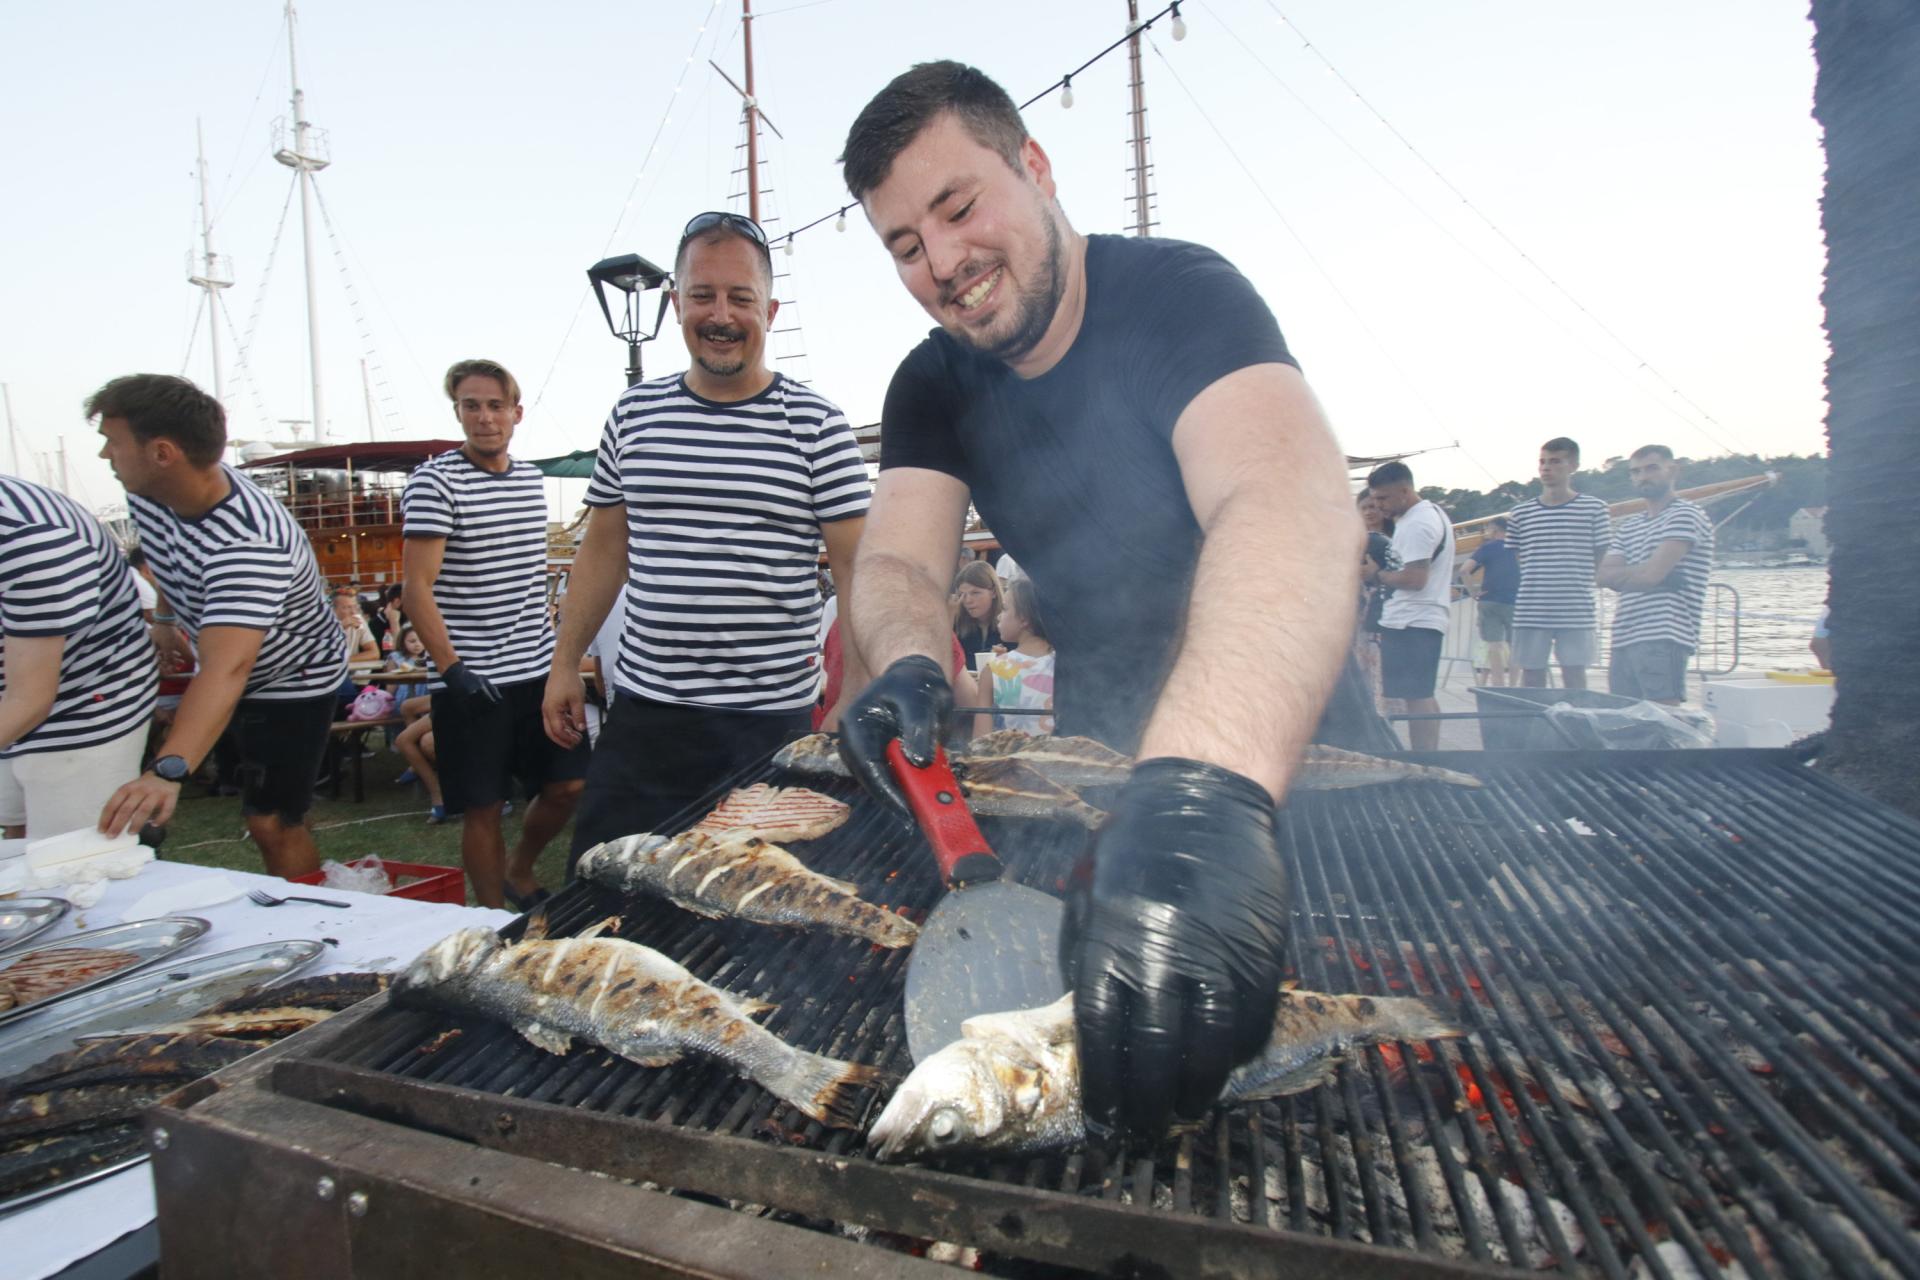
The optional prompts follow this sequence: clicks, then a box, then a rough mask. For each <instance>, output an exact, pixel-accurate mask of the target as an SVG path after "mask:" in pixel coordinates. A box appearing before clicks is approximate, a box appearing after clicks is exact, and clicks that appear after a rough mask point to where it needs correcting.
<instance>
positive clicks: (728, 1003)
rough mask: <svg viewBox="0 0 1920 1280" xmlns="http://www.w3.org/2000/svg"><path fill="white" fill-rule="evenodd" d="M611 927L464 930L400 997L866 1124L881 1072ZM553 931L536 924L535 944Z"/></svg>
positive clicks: (443, 944) (437, 947)
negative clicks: (812, 1040) (864, 1108)
mask: <svg viewBox="0 0 1920 1280" xmlns="http://www.w3.org/2000/svg"><path fill="white" fill-rule="evenodd" d="M612 923H613V922H612V921H603V922H602V923H601V924H600V925H596V926H594V928H593V929H590V930H588V931H587V932H586V933H583V934H582V935H581V936H579V937H576V938H564V939H553V940H548V939H545V938H539V939H536V940H534V941H522V942H519V943H513V944H509V943H505V942H502V941H501V940H500V938H499V937H498V936H496V935H495V934H494V933H493V932H492V931H491V930H488V929H477V928H476V929H462V930H460V931H459V932H458V933H454V934H450V935H448V936H447V937H445V938H442V939H441V940H440V941H439V942H436V943H434V944H433V945H432V946H431V947H429V948H427V950H426V951H425V952H423V953H422V954H421V956H420V957H419V958H418V959H417V960H415V961H414V962H413V963H412V964H411V965H409V966H408V967H407V969H406V971H405V972H404V973H402V974H401V975H400V977H399V979H398V980H397V981H396V982H395V983H394V993H395V995H396V996H398V997H399V998H401V999H402V1000H404V1001H409V1002H411V1001H415V1000H418V1001H421V1002H425V1003H429V1004H435V1005H440V1006H443V1007H448V1008H452V1009H456V1010H461V1011H465V1012H470V1013H476V1014H479V1015H480V1016H482V1017H486V1018H492V1019H495V1020H497V1021H501V1022H505V1023H507V1024H509V1025H510V1026H512V1027H513V1029H514V1030H515V1031H518V1032H519V1033H520V1034H521V1035H522V1036H524V1037H526V1038H527V1039H528V1040H530V1041H532V1042H533V1043H534V1044H536V1045H538V1046H539V1047H540V1048H542V1049H545V1050H546V1051H547V1052H548V1053H555V1054H564V1053H566V1052H567V1050H568V1049H570V1048H571V1047H572V1045H573V1041H574V1039H575V1038H576V1037H578V1038H579V1039H582V1040H586V1041H588V1042H590V1043H592V1044H597V1045H599V1046H601V1047H602V1048H605V1049H608V1050H611V1051H612V1052H614V1053H617V1054H619V1055H620V1056H621V1057H623V1058H626V1059H628V1060H630V1061H632V1062H637V1063H639V1064H640V1065H641V1066H643V1067H664V1066H666V1065H668V1064H669V1063H673V1062H678V1061H679V1060H680V1058H681V1056H682V1055H683V1054H686V1053H688V1052H693V1053H698V1054H703V1055H705V1056H707V1057H710V1058H714V1059H716V1060H718V1061H720V1062H724V1063H725V1064H727V1065H728V1066H729V1067H731V1068H733V1069H734V1070H735V1071H736V1072H738V1073H740V1074H741V1075H744V1076H746V1077H748V1078H749V1079H751V1080H753V1081H755V1082H756V1083H758V1084H759V1085H760V1086H761V1087H762V1088H764V1089H766V1090H767V1091H768V1092H770V1093H773V1094H775V1095H776V1096H778V1097H780V1098H782V1099H784V1100H786V1101H787V1102H789V1103H791V1104H792V1105H794V1106H795V1107H798V1108H799V1109H800V1110H801V1111H804V1112H805V1113H806V1114H808V1115H809V1116H812V1117H813V1118H814V1119H815V1120H818V1121H819V1122H820V1123H822V1124H827V1125H837V1126H839V1127H842V1128H852V1127H854V1125H855V1124H857V1122H858V1120H857V1115H856V1111H855V1108H856V1107H857V1105H858V1103H859V1095H858V1090H860V1089H861V1088H863V1087H867V1086H870V1085H874V1084H876V1083H877V1082H878V1081H879V1080H880V1079H881V1078H882V1077H881V1073H880V1072H878V1071H875V1070H874V1069H873V1068H871V1067H865V1066H860V1065H858V1064H856V1063H851V1062H841V1061H838V1060H837V1059H834V1058H827V1057H822V1056H821V1055H819V1054H816V1053H808V1052H806V1051H804V1050H801V1049H796V1048H794V1047H793V1046H792V1045H790V1044H788V1043H786V1042H785V1041H784V1040H781V1039H780V1038H779V1037H778V1036H776V1035H774V1034H773V1033H772V1032H771V1031H768V1030H766V1029H765V1028H764V1027H762V1026H760V1025H759V1024H758V1023H756V1022H754V1021H753V1016H754V1015H755V1014H760V1013H765V1012H767V1011H768V1010H769V1009H771V1008H772V1007H773V1006H771V1005H769V1004H765V1003H763V1002H762V1001H759V1000H753V999H749V998H747V997H745V996H737V995H734V994H732V993H731V992H727V991H722V990H720V989H719V988H717V987H710V986H708V985H707V984H706V983H704V982H702V981H700V979H698V978H696V977H694V976H693V975H692V974H691V973H688V972H687V971H686V970H685V969H683V968H681V967H680V966H679V965H678V964H676V963H674V962H673V961H672V960H670V959H668V958H667V957H666V956H663V955H661V954H660V953H659V952H658V951H655V950H653V949H652V948H650V947H643V946H641V945H640V944H639V943H637V942H628V941H626V940H624V939H621V938H603V937H598V936H594V935H596V934H597V933H598V932H599V931H601V930H603V929H605V928H606V927H607V926H608V925H609V924H612ZM543 927H544V920H541V919H536V921H535V922H534V925H533V926H530V928H529V933H530V934H531V933H535V932H540V931H541V930H542V928H543Z"/></svg>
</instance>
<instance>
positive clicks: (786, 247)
mask: <svg viewBox="0 0 1920 1280" xmlns="http://www.w3.org/2000/svg"><path fill="white" fill-rule="evenodd" d="M719 2H720V0H714V3H715V4H716V5H717V4H718V3H719ZM1166 17H1171V18H1172V19H1173V22H1172V32H1173V38H1174V39H1175V40H1185V39H1186V38H1187V21H1186V19H1185V18H1183V17H1181V16H1180V3H1179V0H1174V3H1172V4H1169V5H1168V6H1167V7H1166V8H1164V9H1162V10H1161V11H1160V12H1159V13H1156V14H1154V15H1153V16H1152V17H1151V18H1148V19H1147V20H1146V21H1144V22H1130V23H1128V24H1127V34H1126V35H1123V36H1121V37H1120V38H1119V39H1118V40H1116V41H1114V42H1113V43H1112V44H1110V45H1108V46H1107V47H1106V48H1104V49H1102V50H1100V52H1098V53H1096V54H1094V55H1093V56H1092V57H1091V58H1088V59H1087V60H1086V61H1085V62H1083V63H1081V64H1080V65H1079V66H1077V67H1075V68H1074V69H1073V70H1072V71H1070V72H1068V73H1067V74H1066V75H1063V76H1061V77H1060V78H1059V79H1058V80H1056V81H1054V82H1053V83H1052V84H1050V85H1048V86H1047V87H1046V88H1044V89H1042V90H1041V91H1040V92H1039V93H1036V94H1034V95H1033V96H1032V97H1031V98H1028V99H1027V100H1026V101H1025V102H1023V103H1021V104H1020V108H1019V109H1020V110H1022V111H1025V110H1026V109H1027V108H1028V107H1030V106H1032V105H1033V104H1034V103H1036V102H1038V101H1040V99H1042V98H1044V97H1046V96H1047V95H1048V94H1050V93H1052V92H1053V91H1054V90H1055V89H1058V90H1059V91H1060V106H1061V109H1062V110H1072V108H1073V78H1074V77H1075V76H1077V75H1079V74H1080V73H1081V72H1082V71H1085V70H1086V69H1087V68H1088V67H1090V66H1092V65H1093V64H1094V63H1096V62H1098V61H1100V59H1102V58H1104V57H1106V56H1107V55H1108V54H1110V53H1112V52H1113V51H1114V50H1115V49H1118V48H1119V47H1120V46H1121V45H1123V44H1125V43H1127V41H1128V40H1130V39H1132V38H1133V37H1134V36H1136V35H1139V34H1141V33H1144V32H1146V31H1147V30H1149V29H1150V28H1152V26H1153V24H1154V23H1156V22H1158V21H1160V19H1162V18H1166ZM852 207H853V206H852V205H850V204H846V205H841V206H840V208H839V209H838V210H837V211H835V212H834V213H829V214H826V215H823V216H822V217H818V218H815V219H814V220H813V221H812V222H809V223H807V224H806V225H805V226H802V227H795V228H794V229H793V230H792V231H789V232H787V233H786V235H784V236H782V237H781V238H780V244H781V249H782V251H783V252H786V253H789V254H791V253H792V252H793V241H794V238H795V237H796V236H798V235H799V234H800V233H801V232H803V231H811V230H813V228H815V227H817V226H819V225H820V224H821V223H823V222H825V221H826V220H827V219H828V218H832V219H833V229H834V230H835V231H845V230H846V229H847V210H848V209H851V208H852Z"/></svg>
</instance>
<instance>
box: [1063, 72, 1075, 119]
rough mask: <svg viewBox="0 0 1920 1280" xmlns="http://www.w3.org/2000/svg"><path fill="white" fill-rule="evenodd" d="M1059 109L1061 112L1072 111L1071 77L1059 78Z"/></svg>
mask: <svg viewBox="0 0 1920 1280" xmlns="http://www.w3.org/2000/svg"><path fill="white" fill-rule="evenodd" d="M1060 109H1061V110H1063V111H1071V110H1073V77H1072V76H1062V77H1061V78H1060Z"/></svg>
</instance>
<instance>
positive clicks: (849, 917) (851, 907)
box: [579, 828, 920, 947]
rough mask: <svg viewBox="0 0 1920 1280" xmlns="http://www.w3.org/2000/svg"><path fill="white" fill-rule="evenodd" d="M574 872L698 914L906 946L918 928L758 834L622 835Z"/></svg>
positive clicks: (853, 886) (586, 857) (583, 857)
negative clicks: (832, 933)
mask: <svg viewBox="0 0 1920 1280" xmlns="http://www.w3.org/2000/svg"><path fill="white" fill-rule="evenodd" d="M579 873H580V874H581V875H582V876H584V877H585V878H587V879H589V880H593V881H595V882H597V883H599V884H604V885H607V886H608V887H610V888H613V889H618V890H619V891H620V892H622V893H628V894H641V893H644V894H651V895H654V896H656V897H662V898H666V899H668V900H670V901H672V902H676V903H678V904H679V905H681V906H683V907H685V908H686V909H687V910H689V911H693V912H697V913H698V914H700V915H703V916H709V917H712V918H714V919H719V918H721V917H725V916H732V917H734V918H736V919H740V920H751V921H754V922H755V923H756V924H771V925H792V926H796V927H799V928H802V929H806V928H817V929H827V930H831V931H832V932H834V933H844V934H847V935H849V936H850V937H855V938H865V939H866V940H867V941H868V942H873V943H877V944H879V945H880V946H883V947H910V946H912V945H913V942H914V939H915V938H918V937H919V936H920V928H919V926H918V925H916V924H914V923H913V921H911V920H908V919H907V918H906V917H904V916H897V915H895V914H894V913H893V912H891V911H887V910H885V909H884V908H881V907H876V906H874V905H873V904H872V903H871V902H867V901H864V900H863V899H862V898H861V897H860V886H859V885H856V884H849V883H847V882H846V881H844V880H832V879H829V878H828V877H826V876H823V875H821V874H820V873H819V872H817V871H810V870H808V869H807V867H806V866H805V865H804V864H803V863H802V862H801V861H800V859H798V858H796V857H794V856H793V855H792V854H791V853H788V852H787V851H786V850H785V849H782V848H781V847H780V846H779V845H777V844H771V843H769V842H767V841H765V840H762V839H759V838H758V837H753V836H748V837H745V838H739V837H721V836H715V835H712V834H710V833H708V832H705V831H701V830H699V829H697V828H696V829H695V830H692V831H685V832H682V833H681V834H679V835H677V836H674V837H672V838H671V839H669V838H668V837H666V836H658V835H636V836H622V837H620V839H618V840H609V841H607V842H606V843H604V844H597V845H595V846H594V847H593V848H591V849H589V850H587V851H586V852H585V853H583V854H581V855H580V863H579Z"/></svg>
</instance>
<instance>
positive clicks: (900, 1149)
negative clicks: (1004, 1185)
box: [867, 1040, 1048, 1160]
mask: <svg viewBox="0 0 1920 1280" xmlns="http://www.w3.org/2000/svg"><path fill="white" fill-rule="evenodd" d="M1047 1082H1048V1072H1047V1069H1046V1066H1045V1064H1044V1063H1043V1062H1042V1061H1040V1060H1038V1059H1036V1058H1035V1057H1034V1056H1032V1055H1031V1054H1028V1053H1026V1052H1024V1051H1023V1050H1022V1049H1021V1047H1020V1046H1019V1045H1017V1044H1012V1043H1009V1042H1004V1041H1000V1040H956V1041H954V1042H953V1043H952V1044H950V1045H948V1046H947V1047H946V1048H944V1049H942V1050H940V1051H939V1052H938V1053H935V1054H933V1055H932V1056H931V1057H929V1058H927V1059H926V1060H925V1061H924V1062H922V1063H921V1064H920V1065H919V1066H917V1067H915V1068H914V1069H913V1071H912V1073H911V1074H909V1075H908V1076H907V1078H906V1079H905V1080H904V1081H902V1082H901V1085H900V1087H899V1088H898V1089H897V1090H895V1091H894V1095H893V1097H892V1098H890V1099H888V1101H887V1105H886V1108H885V1109H884V1110H882V1111H881V1113H880V1118H879V1119H877V1120H875V1121H874V1122H873V1128H872V1129H871V1130H869V1131H868V1133H867V1145H868V1147H869V1148H871V1149H872V1150H873V1152H874V1154H875V1156H876V1157H878V1158H879V1159H881V1160H918V1159H925V1158H927V1157H930V1156H939V1155H943V1154H947V1153H952V1152H962V1151H969V1152H971V1151H995V1150H1009V1149H1019V1148H1022V1147H1025V1146H1028V1145H1030V1144H1031V1142H1032V1141H1033V1139H1034V1138H1035V1136H1036V1134H1037V1133H1038V1132H1039V1130H1040V1128H1041V1127H1042V1125H1041V1123H1040V1122H1041V1116H1040V1114H1039V1113H1040V1111H1041V1110H1042V1108H1043V1107H1044V1105H1045V1104H1046V1100H1047V1092H1048V1088H1047Z"/></svg>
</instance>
